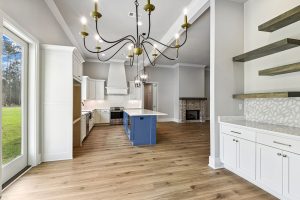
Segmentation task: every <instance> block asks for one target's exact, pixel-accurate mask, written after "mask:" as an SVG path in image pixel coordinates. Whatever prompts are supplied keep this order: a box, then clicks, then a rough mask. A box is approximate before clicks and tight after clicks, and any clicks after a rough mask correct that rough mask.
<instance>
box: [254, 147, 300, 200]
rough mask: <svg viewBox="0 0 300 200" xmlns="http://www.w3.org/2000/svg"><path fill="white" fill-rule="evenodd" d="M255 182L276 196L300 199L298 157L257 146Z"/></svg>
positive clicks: (299, 163) (299, 161) (299, 160)
mask: <svg viewBox="0 0 300 200" xmlns="http://www.w3.org/2000/svg"><path fill="white" fill-rule="evenodd" d="M257 182H258V183H259V185H261V186H262V187H264V188H266V189H267V190H269V191H270V192H271V193H275V194H277V195H278V196H284V197H285V198H286V199H297V200H298V199H300V155H298V154H293V153H289V152H286V151H282V150H280V149H277V148H273V147H269V146H265V145H261V144H258V146H257Z"/></svg>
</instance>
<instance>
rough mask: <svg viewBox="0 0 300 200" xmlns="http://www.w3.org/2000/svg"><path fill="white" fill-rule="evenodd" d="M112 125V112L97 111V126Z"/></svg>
mask: <svg viewBox="0 0 300 200" xmlns="http://www.w3.org/2000/svg"><path fill="white" fill-rule="evenodd" d="M108 123H110V110H100V109H99V110H95V124H108Z"/></svg>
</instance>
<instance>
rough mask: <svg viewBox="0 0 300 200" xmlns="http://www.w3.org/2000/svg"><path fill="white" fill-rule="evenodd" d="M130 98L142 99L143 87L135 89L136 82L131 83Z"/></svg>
mask: <svg viewBox="0 0 300 200" xmlns="http://www.w3.org/2000/svg"><path fill="white" fill-rule="evenodd" d="M129 98H130V100H141V99H142V87H135V84H134V81H130V82H129Z"/></svg>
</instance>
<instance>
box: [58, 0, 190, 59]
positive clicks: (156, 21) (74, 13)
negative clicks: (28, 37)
mask: <svg viewBox="0 0 300 200" xmlns="http://www.w3.org/2000/svg"><path fill="white" fill-rule="evenodd" d="M99 1H100V10H101V13H102V15H103V16H102V18H101V19H100V22H99V29H100V33H101V34H102V35H103V37H104V38H105V39H107V40H117V39H119V38H121V37H123V36H125V35H128V34H132V35H135V34H136V27H135V18H130V17H129V16H128V13H129V12H134V11H135V5H134V0H99ZM191 1H192V0H184V1H183V0H163V1H162V0H152V1H151V2H152V3H153V4H154V5H155V6H156V9H155V11H154V12H153V13H152V20H151V23H152V31H151V35H152V37H154V38H157V39H158V40H160V39H161V38H162V37H163V35H164V34H165V33H166V32H167V31H168V30H169V28H170V27H171V25H172V24H173V23H174V22H175V20H177V19H178V17H179V16H181V15H182V11H183V9H184V8H185V7H186V6H187V5H188V4H189V3H190V2H191ZM54 2H55V4H56V6H57V7H58V9H59V11H60V13H61V15H62V16H63V18H64V20H65V21H66V23H67V25H68V26H69V28H70V30H71V32H72V34H73V35H74V37H75V39H76V41H77V43H78V44H79V46H80V48H81V49H84V46H83V42H82V37H81V36H80V35H79V32H80V31H81V24H80V18H81V17H82V16H86V17H87V18H88V29H89V32H90V36H89V38H88V41H87V46H89V47H90V48H91V49H93V50H94V47H95V39H94V35H95V33H96V32H95V31H94V30H95V24H94V21H93V20H92V18H91V17H90V12H91V11H92V9H93V0H54ZM139 2H140V11H139V12H140V14H141V15H142V22H143V26H141V27H140V28H141V31H140V33H142V32H147V30H148V15H147V13H146V12H145V11H144V10H143V7H144V5H145V4H146V0H140V1H139ZM102 46H103V47H102V49H103V48H105V45H104V44H102ZM121 46H122V45H119V47H121ZM106 47H107V46H106ZM116 49H117V48H114V49H112V51H111V52H108V53H106V54H107V55H106V57H107V56H109V55H112V53H113V52H114V51H115V50H116ZM125 54H127V48H124V50H122V51H120V53H119V54H118V55H117V56H116V57H115V59H124V58H125ZM84 56H85V57H86V58H87V59H95V58H96V55H94V54H91V53H89V52H87V51H86V50H84Z"/></svg>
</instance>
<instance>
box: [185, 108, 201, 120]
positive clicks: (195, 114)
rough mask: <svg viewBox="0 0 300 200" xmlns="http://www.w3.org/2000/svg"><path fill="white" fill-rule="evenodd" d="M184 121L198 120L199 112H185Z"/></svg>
mask: <svg viewBox="0 0 300 200" xmlns="http://www.w3.org/2000/svg"><path fill="white" fill-rule="evenodd" d="M186 120H200V110H187V111H186Z"/></svg>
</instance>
